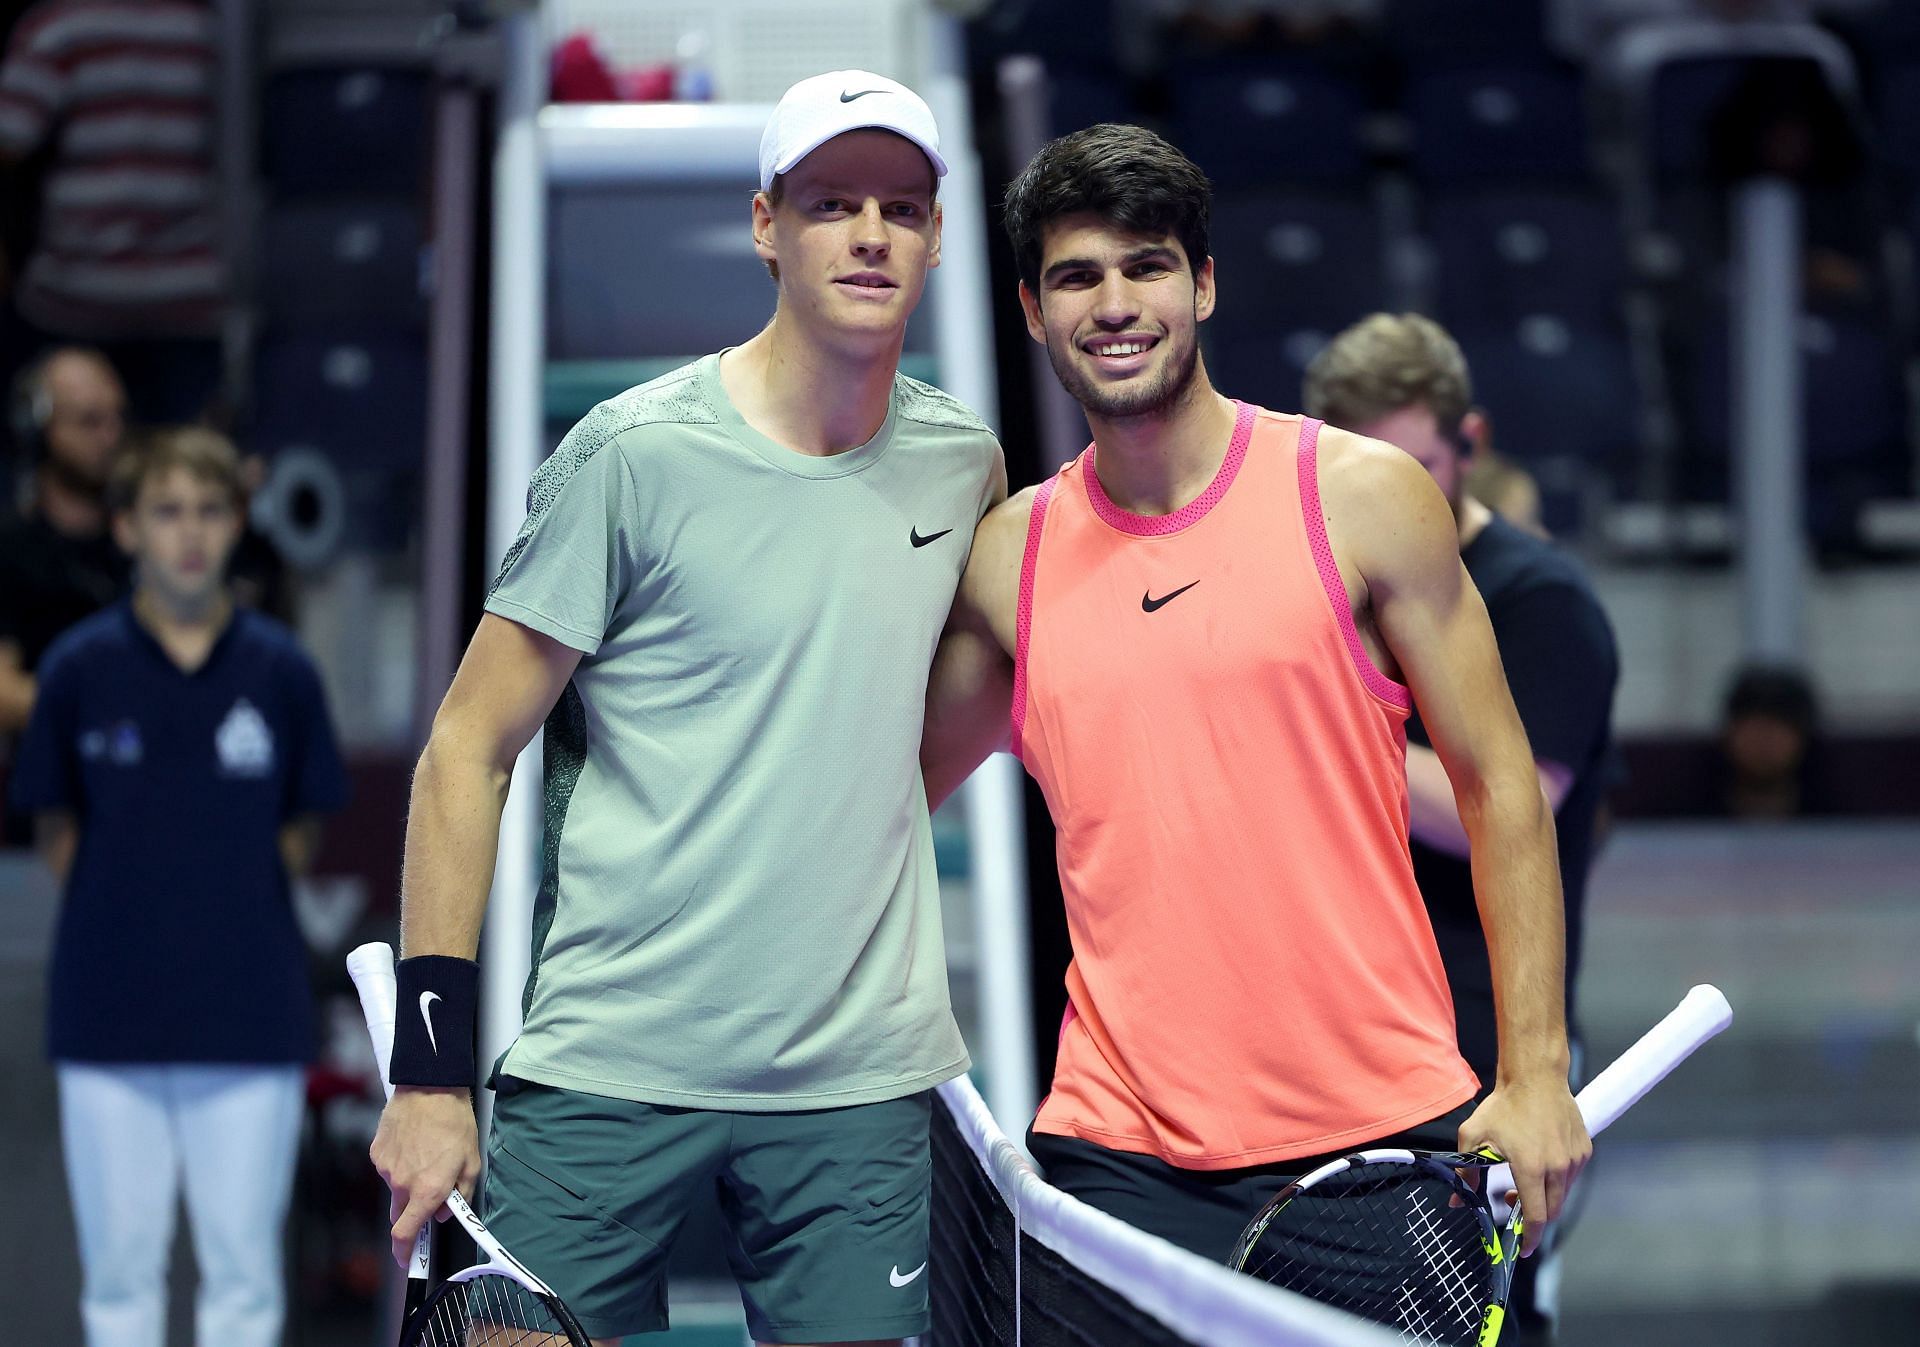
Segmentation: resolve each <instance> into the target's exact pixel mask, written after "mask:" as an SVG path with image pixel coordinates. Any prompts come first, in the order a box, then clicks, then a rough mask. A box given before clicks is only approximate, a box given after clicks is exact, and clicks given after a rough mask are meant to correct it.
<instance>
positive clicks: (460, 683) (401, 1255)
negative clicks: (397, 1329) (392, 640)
mask: <svg viewBox="0 0 1920 1347" xmlns="http://www.w3.org/2000/svg"><path fill="white" fill-rule="evenodd" d="M579 662H580V652H579V651H577V650H574V649H571V648H570V647H568V646H565V645H562V644H560V643H559V642H558V641H555V640H553V639H551V638H549V637H546V636H543V635H541V634H540V633H538V632H536V631H532V630H530V629H528V628H526V627H523V626H521V625H520V624H519V623H517V622H511V621H509V620H507V619H506V618H503V617H497V616H495V615H494V614H491V613H489V614H487V615H486V616H484V617H482V618H481V619H480V626H479V629H478V630H476V631H475V632H474V635H473V641H472V643H471V644H469V645H468V646H467V653H466V656H465V657H464V658H463V659H462V660H461V661H460V669H459V672H457V673H456V674H455V675H454V679H453V686H452V687H451V688H449V689H448V691H447V695H446V699H445V700H444V701H442V702H441V703H440V711H439V714H437V715H436V716H435V717H434V719H433V733H432V734H431V736H429V738H428V740H427V747H426V750H425V751H424V752H422V753H421V755H420V765H419V767H418V769H417V770H416V771H415V772H414V777H413V798H412V806H411V809H410V810H409V813H408V815H407V843H406V860H405V868H404V872H403V879H402V883H401V900H400V926H401V947H402V950H403V952H404V953H405V954H406V955H408V956H412V955H416V954H444V955H451V956H453V957H455V958H460V959H471V958H473V957H474V955H475V953H476V952H477V951H478V949H479V946H480V922H481V918H482V917H483V916H484V915H485V913H486V907H487V893H488V890H489V889H491V888H492V886H493V864H494V856H495V852H496V851H497V849H498V847H499V842H500V815H501V812H502V810H504V808H505V807H506V802H507V787H508V784H509V782H510V781H511V780H512V777H513V764H514V760H515V759H517V758H518V757H519V756H520V750H521V749H523V748H525V747H526V746H527V743H528V741H530V740H531V739H532V738H533V734H534V731H535V730H537V729H538V728H539V727H540V724H541V722H542V721H544V720H545V719H546V717H547V713H548V712H549V711H551V710H552V709H553V704H554V703H555V702H556V701H558V700H559V698H560V693H561V691H562V690H563V689H564V688H565V687H566V685H567V680H568V679H570V678H571V677H573V671H574V669H575V668H576V667H577V666H578V665H579ZM372 1155H373V1162H374V1166H375V1168H377V1169H378V1170H379V1171H380V1176H381V1177H382V1178H384V1179H385V1180H386V1181H387V1187H388V1188H389V1189H390V1190H391V1192H392V1200H391V1207H390V1210H391V1215H392V1217H393V1228H392V1231H391V1232H390V1233H391V1235H392V1239H393V1256H394V1261H395V1262H397V1263H400V1264H401V1265H403V1266H404V1265H405V1263H406V1260H407V1254H408V1251H409V1250H410V1249H411V1248H412V1245H413V1239H414V1236H415V1235H417V1234H418V1233H419V1231H420V1227H421V1226H422V1225H424V1224H425V1223H426V1221H427V1220H428V1219H429V1218H430V1217H431V1216H432V1215H433V1213H434V1212H436V1211H438V1210H439V1209H440V1207H441V1205H442V1204H443V1203H444V1202H445V1201H446V1200H447V1194H448V1193H450V1192H451V1191H453V1189H454V1188H455V1187H458V1188H460V1190H461V1191H462V1192H465V1193H469V1194H470V1193H471V1192H472V1191H473V1187H474V1184H475V1182H476V1181H477V1180H478V1179H479V1177H480V1147H479V1141H478V1137H477V1135H476V1132H475V1128H474V1120H473V1112H472V1109H471V1108H470V1107H469V1105H468V1100H467V1092H466V1090H464V1089H437V1088H432V1087H426V1086H412V1085H401V1086H396V1087H395V1088H394V1092H393V1098H392V1100H391V1101H390V1102H389V1103H388V1104H387V1108H386V1112H385V1113H383V1114H382V1115H381V1118H380V1131H379V1135H377V1136H376V1137H374V1139H373V1149H372Z"/></svg>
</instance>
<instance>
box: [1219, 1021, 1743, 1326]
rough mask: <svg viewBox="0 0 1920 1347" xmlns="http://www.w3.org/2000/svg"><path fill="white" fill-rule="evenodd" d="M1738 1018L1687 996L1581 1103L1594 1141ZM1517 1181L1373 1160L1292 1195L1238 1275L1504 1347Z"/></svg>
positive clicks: (1468, 1163) (1387, 1156)
mask: <svg viewBox="0 0 1920 1347" xmlns="http://www.w3.org/2000/svg"><path fill="white" fill-rule="evenodd" d="M1732 1021H1733V1009H1732V1007H1730V1006H1729V1005H1728V1004H1727V998H1726V997H1724V996H1722V995H1721V994H1720V992H1719V990H1718V989H1717V988H1714V987H1708V986H1699V987H1695V988H1694V989H1693V990H1692V991H1690V992H1688V993H1687V995H1686V997H1685V999H1684V1000H1682V1001H1681V1002H1680V1004H1679V1005H1678V1006H1676V1007H1675V1008H1674V1009H1673V1010H1672V1011H1671V1012H1669V1013H1668V1015H1667V1017H1666V1018H1665V1019H1663V1020H1661V1021H1660V1023H1658V1024H1656V1025H1655V1026H1654V1027H1653V1028H1652V1029H1649V1030H1648V1031H1647V1032H1646V1034H1645V1035H1643V1036H1642V1037H1641V1039H1640V1041H1639V1042H1637V1043H1635V1044H1634V1045H1633V1046H1632V1047H1630V1048H1628V1049H1627V1050H1626V1051H1625V1052H1624V1053H1622V1054H1621V1055H1620V1056H1619V1058H1618V1059H1617V1060H1616V1061H1615V1062H1614V1063H1613V1064H1612V1065H1611V1066H1609V1067H1608V1068H1607V1069H1606V1070H1605V1071H1602V1072H1601V1073H1600V1074H1599V1075H1598V1076H1595V1077H1594V1078H1593V1080H1592V1082H1591V1083H1589V1084H1588V1086H1587V1088H1586V1089H1584V1090H1582V1091H1581V1092H1580V1094H1579V1096H1578V1099H1577V1101H1576V1102H1577V1103H1578V1104H1579V1106H1580V1116H1581V1117H1582V1118H1583V1119H1584V1120H1585V1121H1586V1124H1587V1131H1588V1132H1589V1133H1590V1134H1594V1135H1598V1134H1599V1133H1600V1132H1601V1131H1603V1130H1604V1129H1605V1128H1606V1127H1607V1126H1609V1125H1610V1124H1611V1123H1612V1122H1613V1121H1614V1120H1615V1119H1617V1118H1618V1117H1619V1116H1620V1115H1621V1114H1622V1113H1624V1112H1626V1111H1627V1109H1629V1108H1631V1107H1632V1106H1633V1105H1634V1104H1635V1103H1636V1102H1638V1100H1639V1099H1640V1097H1641V1096H1642V1095H1644V1094H1645V1093H1646V1092H1647V1091H1648V1090H1650V1089H1652V1088H1653V1087H1654V1086H1655V1085H1656V1084H1658V1083H1659V1082H1660V1081H1661V1080H1662V1079H1663V1078H1664V1077H1665V1076H1666V1075H1667V1073H1668V1072H1670V1071H1672V1070H1673V1069H1674V1068H1675V1067H1676V1066H1678V1065H1680V1063H1681V1062H1683V1061H1685V1060H1686V1059H1687V1057H1688V1056H1690V1055H1691V1054H1692V1053H1693V1051H1694V1049H1696V1048H1698V1047H1699V1046H1700V1045H1701V1044H1703V1043H1705V1042H1706V1041H1707V1040H1708V1039H1710V1038H1712V1037H1713V1036H1714V1035H1715V1034H1717V1033H1719V1032H1720V1031H1721V1030H1722V1029H1725V1028H1726V1027H1727V1025H1728V1024H1730V1023H1732ZM1476 1171H1478V1172H1477V1173H1476ZM1467 1176H1471V1177H1472V1178H1474V1179H1477V1180H1479V1181H1478V1182H1471V1181H1469V1177H1467ZM1512 1182H1513V1175H1512V1171H1511V1170H1510V1169H1508V1168H1507V1166H1506V1165H1505V1164H1504V1163H1502V1161H1501V1158H1500V1157H1499V1156H1498V1155H1496V1154H1494V1153H1493V1152H1492V1151H1482V1152H1480V1153H1478V1154H1474V1155H1466V1154H1460V1153H1455V1152H1435V1151H1406V1150H1371V1151H1360V1152H1357V1153H1356V1154H1353V1155H1349V1156H1345V1157H1343V1158H1341V1159H1338V1160H1333V1161H1330V1162H1328V1163H1327V1164H1325V1165H1322V1166H1321V1167H1320V1168H1318V1169H1316V1170H1314V1171H1313V1172H1312V1173H1311V1174H1307V1175H1305V1176H1303V1177H1302V1178H1300V1179H1299V1180H1297V1181H1296V1182H1294V1183H1290V1184H1288V1185H1287V1186H1286V1187H1285V1188H1283V1189H1281V1191H1280V1192H1279V1193H1278V1194H1276V1195H1275V1196H1274V1198H1273V1199H1272V1201H1270V1202H1268V1203H1267V1205H1266V1206H1265V1207H1263V1208H1261V1210H1260V1213H1259V1215H1257V1216H1255V1217H1254V1218H1253V1220H1252V1222H1251V1223H1249V1224H1248V1226H1247V1228H1246V1230H1245V1231H1244V1232H1243V1233H1242V1234H1241V1236H1240V1243H1239V1245H1238V1246H1237V1247H1236V1248H1235V1249H1234V1252H1233V1256H1232V1257H1231V1258H1229V1259H1228V1260H1227V1262H1228V1266H1230V1267H1233V1268H1237V1269H1238V1270H1240V1271H1242V1272H1246V1273H1249V1274H1251V1275H1253V1276H1255V1277H1259V1278H1260V1279H1261V1280H1263V1281H1269V1282H1273V1283H1274V1284H1276V1285H1278V1286H1283V1287H1285V1288H1286V1289H1288V1290H1290V1291H1297V1292H1299V1293H1300V1294H1302V1295H1306V1296H1310V1297H1312V1298H1313V1299H1315V1300H1320V1301H1325V1302H1327V1303H1329V1304H1332V1305H1337V1306H1339V1307H1341V1308H1342V1309H1346V1310H1349V1311H1351V1312H1353V1313H1355V1314H1358V1315H1361V1316H1363V1317H1365V1318H1368V1319H1372V1320H1374V1321H1376V1322H1378V1323H1384V1324H1389V1325H1393V1326H1396V1327H1398V1328H1399V1329H1400V1330H1401V1331H1402V1333H1404V1334H1405V1335H1406V1338H1407V1340H1408V1341H1409V1342H1419V1343H1436V1344H1440V1347H1456V1344H1458V1345H1461V1347H1493V1344H1494V1343H1496V1342H1497V1341H1498V1340H1499V1337H1500V1326H1501V1322H1502V1321H1503V1320H1504V1318H1505V1317H1506V1306H1507V1293H1508V1291H1509V1290H1510V1289H1511V1288H1512V1285H1513V1265H1514V1260H1515V1258H1516V1256H1517V1253H1518V1250H1519V1247H1520V1235H1521V1232H1522V1230H1523V1229H1524V1225H1523V1221H1522V1216H1521V1213H1520V1212H1519V1210H1518V1209H1517V1208H1514V1209H1509V1208H1508V1207H1507V1204H1506V1202H1505V1194H1506V1192H1507V1191H1508V1189H1509V1188H1510V1187H1511V1186H1512Z"/></svg>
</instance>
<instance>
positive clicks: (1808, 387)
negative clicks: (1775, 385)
mask: <svg viewBox="0 0 1920 1347" xmlns="http://www.w3.org/2000/svg"><path fill="white" fill-rule="evenodd" d="M1692 351H1693V356H1692V358H1691V359H1690V360H1688V361H1686V362H1685V366H1684V375H1685V377H1686V380H1687V385H1688V387H1687V390H1686V393H1685V395H1684V399H1683V401H1684V405H1685V406H1686V408H1687V411H1688V421H1689V429H1690V431H1691V432H1692V435H1693V437H1694V438H1695V439H1696V440H1697V441H1698V442H1699V444H1700V445H1701V446H1702V447H1703V448H1704V449H1705V450H1706V451H1707V452H1708V453H1709V454H1710V455H1716V456H1720V457H1725V456H1726V454H1727V452H1728V450H1729V447H1730V446H1731V444H1732V441H1733V413H1732V405H1733V392H1734V383H1733V367H1732V359H1733V353H1732V341H1731V337H1730V335H1729V332H1728V329H1727V326H1726V324H1725V323H1724V322H1715V323H1712V324H1710V325H1709V326H1708V328H1707V330H1706V331H1705V332H1703V333H1701V334H1700V335H1699V336H1698V337H1697V338H1696V339H1695V341H1694V342H1693V344H1692ZM1800 355H1801V362H1802V363H1801V367H1800V370H1801V380H1802V384H1801V393H1802V405H1803V411H1802V425H1803V426H1804V427H1805V431H1806V449H1807V461H1808V463H1809V464H1811V465H1814V466H1815V467H1829V468H1834V467H1840V466H1842V465H1850V464H1851V465H1871V464H1873V463H1876V462H1880V463H1886V462H1892V461H1896V460H1897V459H1898V457H1899V456H1900V452H1901V445H1902V443H1903V440H1904V435H1905V410H1904V398H1903V395H1902V384H1901V373H1900V366H1899V360H1898V356H1897V354H1896V351H1895V348H1894V345H1893V343H1892V342H1891V341H1889V340H1888V338H1887V337H1886V335H1885V334H1884V333H1882V332H1880V331H1879V330H1877V329H1876V328H1875V327H1874V326H1873V325H1872V324H1870V323H1867V322H1863V321H1860V320H1858V319H1855V318H1850V317H1839V316H1831V315H1817V314H1808V315H1806V316H1804V317H1803V318H1802V319H1801V321H1800Z"/></svg>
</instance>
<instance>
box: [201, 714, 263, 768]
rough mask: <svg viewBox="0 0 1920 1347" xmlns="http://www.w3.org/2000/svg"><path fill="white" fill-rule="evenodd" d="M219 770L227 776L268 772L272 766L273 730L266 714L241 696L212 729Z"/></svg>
mask: <svg viewBox="0 0 1920 1347" xmlns="http://www.w3.org/2000/svg"><path fill="white" fill-rule="evenodd" d="M213 747H214V751H215V752H216V753H218V754H219V755H220V770H221V771H223V772H225V773H226V774H227V775H228V776H265V775H267V773H269V772H271V771H272V770H273V731H272V730H270V729H268V728H267V718H266V717H265V716H263V715H261V714H260V713H259V712H258V711H256V710H255V709H254V707H253V703H252V702H250V701H248V700H247V699H246V698H245V697H242V698H241V699H240V700H239V701H237V702H235V703H234V704H233V709H232V710H231V711H228V712H227V718H226V719H225V720H223V721H221V722H220V728H219V729H217V730H215V731H214V732H213Z"/></svg>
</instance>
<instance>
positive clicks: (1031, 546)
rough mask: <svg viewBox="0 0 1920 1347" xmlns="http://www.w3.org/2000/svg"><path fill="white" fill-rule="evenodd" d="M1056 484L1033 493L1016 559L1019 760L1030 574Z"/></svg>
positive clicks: (1015, 739) (1014, 744)
mask: <svg viewBox="0 0 1920 1347" xmlns="http://www.w3.org/2000/svg"><path fill="white" fill-rule="evenodd" d="M1059 484H1060V474H1059V473H1057V472H1056V473H1054V475H1053V476H1051V477H1049V478H1047V480H1046V481H1044V482H1042V483H1040V485H1039V487H1038V489H1036V490H1035V491H1034V493H1033V513H1032V514H1031V515H1029V516H1028V518H1027V548H1026V552H1025V554H1024V555H1023V556H1022V557H1021V558H1020V602H1019V607H1018V608H1017V609H1016V610H1015V615H1014V642H1013V644H1014V650H1013V735H1012V741H1011V744H1010V747H1011V749H1012V751H1013V756H1014V757H1015V758H1016V759H1019V758H1020V736H1021V733H1022V731H1023V730H1024V729H1025V728H1026V723H1027V643H1028V641H1029V639H1030V637H1031V634H1032V632H1033V575H1034V570H1035V568H1036V566H1037V565H1038V564H1039V561H1040V534H1041V532H1042V530H1044V529H1045V528H1046V526H1047V507H1048V505H1050V504H1051V503H1052V502H1053V491H1054V488H1055V487H1056V486H1058V485H1059Z"/></svg>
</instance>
